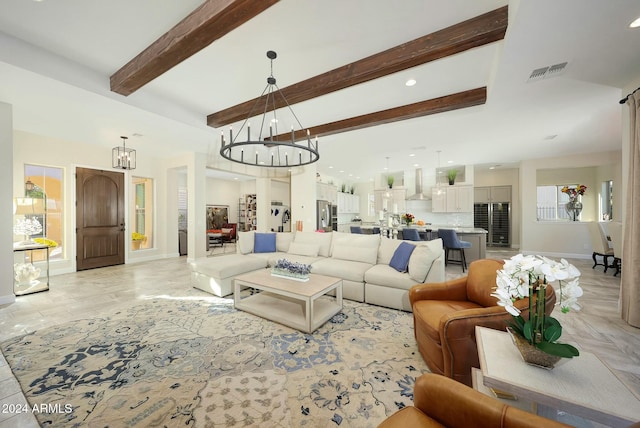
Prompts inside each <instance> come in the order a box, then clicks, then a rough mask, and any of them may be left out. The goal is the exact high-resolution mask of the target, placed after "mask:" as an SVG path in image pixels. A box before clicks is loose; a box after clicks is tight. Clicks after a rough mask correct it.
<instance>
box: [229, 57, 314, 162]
mask: <svg viewBox="0 0 640 428" xmlns="http://www.w3.org/2000/svg"><path fill="white" fill-rule="evenodd" d="M276 57H277V54H276V53H275V52H274V51H268V52H267V58H269V59H270V60H271V75H270V76H269V77H268V78H267V86H266V87H265V88H264V91H262V95H260V97H259V98H258V100H257V101H256V103H255V104H254V106H253V108H252V109H251V111H250V112H249V116H248V117H247V119H246V120H245V121H244V123H243V124H242V126H241V127H240V129H239V130H238V132H237V133H236V134H235V138H234V134H233V130H231V129H230V130H229V140H230V141H229V143H227V142H226V141H225V139H224V134H223V133H221V137H220V140H221V147H220V155H221V156H222V157H223V158H225V159H228V160H230V161H233V162H237V163H241V164H245V165H251V166H263V167H283V168H290V167H295V166H302V165H309V164H311V163H314V162H316V161H317V160H318V159H320V154H319V152H318V138H317V137H316V139H315V141H311V137H310V135H309V130H308V129H307V130H306V133H305V132H304V130H303V128H302V125H301V124H300V121H299V120H298V117H297V116H296V114H295V113H294V112H293V109H292V108H291V106H290V105H289V103H288V102H287V99H286V98H285V97H284V95H283V94H282V92H281V91H280V88H279V87H278V85H277V84H276V79H275V77H273V60H274V59H275V58H276ZM274 88H275V89H274ZM265 93H266V94H267V96H266V99H265V104H264V110H263V111H264V113H263V116H262V119H261V123H260V127H259V128H258V134H257V137H256V136H255V135H253V136H252V135H251V126H250V124H249V118H251V116H252V114H254V111H255V110H256V107H257V105H258V101H259V100H260V98H262V96H264V95H265ZM276 93H278V94H280V96H281V97H282V100H283V101H284V105H286V106H287V107H288V109H289V111H290V112H291V115H292V116H293V119H295V122H294V120H291V123H295V124H297V126H298V127H299V130H300V131H301V132H299V133H298V137H296V131H295V130H294V125H291V134H290V136H289V133H288V132H287V131H285V132H284V133H283V134H282V135H279V133H278V118H277V117H276V108H275V106H276V100H275V97H276ZM269 108H272V109H273V110H272V111H271V112H269ZM268 116H270V117H268ZM267 122H268V123H269V135H266V131H265V136H264V137H263V136H262V132H263V128H264V126H265V123H267ZM244 128H246V139H245V140H243V141H242V139H241V137H240V135H244V132H243V130H244ZM281 128H282V126H281ZM254 129H255V128H254ZM296 139H299V140H301V141H300V142H299V143H298V142H296Z"/></svg>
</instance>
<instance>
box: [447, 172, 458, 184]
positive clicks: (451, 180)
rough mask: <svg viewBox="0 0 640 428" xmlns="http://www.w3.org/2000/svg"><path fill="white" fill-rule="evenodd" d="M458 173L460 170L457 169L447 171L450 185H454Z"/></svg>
mask: <svg viewBox="0 0 640 428" xmlns="http://www.w3.org/2000/svg"><path fill="white" fill-rule="evenodd" d="M457 175H458V170H457V169H450V170H449V171H448V172H447V178H448V179H449V185H450V186H452V185H453V183H455V182H456V176H457Z"/></svg>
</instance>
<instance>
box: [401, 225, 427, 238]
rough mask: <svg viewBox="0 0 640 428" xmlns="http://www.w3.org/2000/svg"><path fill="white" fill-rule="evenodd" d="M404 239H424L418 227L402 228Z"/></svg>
mask: <svg viewBox="0 0 640 428" xmlns="http://www.w3.org/2000/svg"><path fill="white" fill-rule="evenodd" d="M402 239H406V240H407V241H422V239H420V233H418V229H411V228H408V227H406V228H404V229H402Z"/></svg>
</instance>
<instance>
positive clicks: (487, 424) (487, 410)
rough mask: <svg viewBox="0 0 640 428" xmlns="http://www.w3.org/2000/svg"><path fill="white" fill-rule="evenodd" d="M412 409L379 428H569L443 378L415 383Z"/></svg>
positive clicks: (424, 377) (431, 377)
mask: <svg viewBox="0 0 640 428" xmlns="http://www.w3.org/2000/svg"><path fill="white" fill-rule="evenodd" d="M413 403H414V405H413V406H408V407H405V408H404V409H401V410H399V411H397V412H396V413H394V414H393V415H391V416H389V417H388V418H387V419H385V420H384V421H383V422H382V423H381V424H380V425H378V428H392V427H402V428H405V427H452V428H456V427H464V428H467V427H475V428H500V427H505V428H507V427H508V428H538V427H548V428H556V427H568V426H570V425H565V424H562V423H560V422H556V421H553V420H551V419H547V418H543V417H542V416H538V415H534V414H533V413H528V412H525V411H524V410H520V409H518V408H515V407H511V406H509V405H507V404H504V403H503V402H501V401H499V400H496V399H495V398H492V397H489V396H486V395H484V394H483V393H481V392H479V391H476V390H474V389H471V388H469V387H468V386H465V385H462V384H461V383H458V382H455V381H453V380H451V379H449V378H446V377H444V376H441V375H437V374H433V373H427V374H424V375H422V376H420V377H419V378H418V379H416V385H415V387H414V390H413Z"/></svg>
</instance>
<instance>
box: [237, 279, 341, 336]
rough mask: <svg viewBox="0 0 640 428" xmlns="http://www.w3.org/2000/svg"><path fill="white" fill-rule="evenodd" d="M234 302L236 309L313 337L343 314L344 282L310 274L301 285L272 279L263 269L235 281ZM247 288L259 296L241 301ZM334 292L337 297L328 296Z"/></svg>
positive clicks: (288, 280) (291, 281)
mask: <svg viewBox="0 0 640 428" xmlns="http://www.w3.org/2000/svg"><path fill="white" fill-rule="evenodd" d="M233 283H234V293H233V301H234V305H235V307H236V309H239V310H242V311H245V312H249V313H252V314H254V315H257V316H259V317H262V318H266V319H268V320H271V321H275V322H278V323H280V324H284V325H286V326H288V327H292V328H295V329H297V330H300V331H302V332H305V333H312V332H313V331H314V330H316V329H317V328H318V327H320V326H321V325H322V324H324V323H325V322H327V321H328V320H329V319H331V317H332V316H334V315H335V314H337V313H339V312H340V311H342V279H340V278H334V277H331V276H324V275H316V274H313V273H312V274H310V275H309V281H307V282H299V281H295V280H292V279H286V278H281V277H276V276H271V271H270V270H269V269H261V270H258V271H254V272H249V273H245V274H242V275H238V276H237V277H235V279H234V281H233ZM244 287H251V288H257V289H259V290H262V291H261V292H260V293H257V294H253V295H250V296H248V297H244V298H243V297H242V296H241V294H240V292H241V290H242V289H243V288H244ZM332 290H335V297H332V296H327V295H326V294H327V293H329V292H330V291H332Z"/></svg>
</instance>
